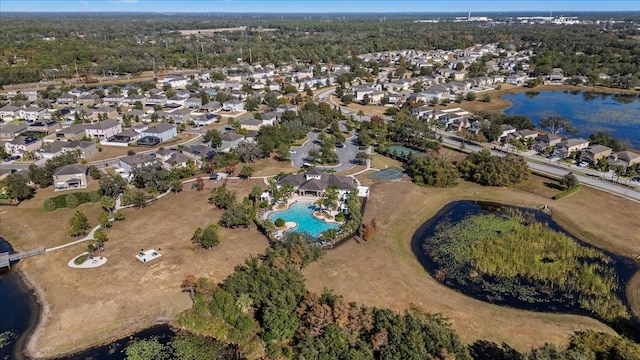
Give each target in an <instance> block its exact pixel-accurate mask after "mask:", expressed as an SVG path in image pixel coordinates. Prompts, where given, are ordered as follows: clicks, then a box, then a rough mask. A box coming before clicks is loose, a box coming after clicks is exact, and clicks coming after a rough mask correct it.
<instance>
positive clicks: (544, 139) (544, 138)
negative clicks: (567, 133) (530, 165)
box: [533, 134, 562, 152]
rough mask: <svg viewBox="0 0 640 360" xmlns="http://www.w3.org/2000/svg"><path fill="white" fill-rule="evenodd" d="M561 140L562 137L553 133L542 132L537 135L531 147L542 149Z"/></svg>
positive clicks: (553, 145) (552, 145)
mask: <svg viewBox="0 0 640 360" xmlns="http://www.w3.org/2000/svg"><path fill="white" fill-rule="evenodd" d="M560 141H562V138H561V137H560V136H557V135H553V134H543V135H539V136H538V137H537V141H536V143H535V144H534V145H533V149H534V150H536V151H538V152H539V151H543V150H544V149H546V148H548V147H555V146H556V145H558V144H559V143H560Z"/></svg>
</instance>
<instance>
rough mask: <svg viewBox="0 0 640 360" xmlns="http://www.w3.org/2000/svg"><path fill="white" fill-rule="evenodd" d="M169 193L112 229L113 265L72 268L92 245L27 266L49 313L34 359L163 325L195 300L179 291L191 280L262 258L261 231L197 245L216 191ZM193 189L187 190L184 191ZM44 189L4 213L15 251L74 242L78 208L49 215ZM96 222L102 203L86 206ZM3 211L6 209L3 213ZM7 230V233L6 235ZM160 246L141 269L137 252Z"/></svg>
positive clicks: (236, 187) (243, 186)
mask: <svg viewBox="0 0 640 360" xmlns="http://www.w3.org/2000/svg"><path fill="white" fill-rule="evenodd" d="M219 185H220V183H216V182H209V181H205V186H206V188H205V190H204V191H202V192H196V191H195V190H185V191H183V192H182V193H179V194H170V195H168V196H166V197H164V198H162V199H160V200H158V201H157V202H156V204H155V205H151V206H149V207H147V208H145V209H142V210H133V209H128V210H124V211H125V214H126V217H127V219H126V220H125V221H123V222H121V223H116V224H115V225H114V227H113V228H112V229H110V230H108V232H107V233H108V236H109V241H108V242H107V244H106V247H107V249H106V251H105V252H104V253H100V254H98V255H104V256H107V257H108V262H107V263H106V264H105V265H104V266H102V267H99V268H96V269H84V270H80V269H72V268H69V267H68V266H67V262H68V261H69V260H70V259H71V258H73V257H74V256H76V255H78V254H80V253H81V252H82V251H83V250H84V248H85V247H86V245H87V243H82V244H78V245H74V246H72V247H69V248H66V249H62V250H58V251H54V252H50V253H46V254H44V255H41V256H37V257H33V258H29V259H27V260H25V261H23V262H22V263H21V264H20V265H19V268H21V269H22V270H24V271H26V272H27V273H28V274H29V275H30V276H31V277H32V278H33V279H35V280H36V281H37V283H39V284H40V285H41V286H42V288H43V289H44V292H45V294H46V299H45V300H46V301H47V302H48V303H49V304H50V308H51V314H50V317H49V319H48V320H47V321H46V324H45V327H44V332H43V334H42V336H41V337H40V338H39V340H38V341H37V343H36V344H35V346H34V347H33V348H32V349H31V350H32V351H34V353H32V354H31V355H40V356H45V355H46V356H56V355H58V354H61V353H64V352H69V351H73V350H76V349H79V348H84V347H88V346H91V345H94V344H96V343H100V342H104V341H108V340H110V339H113V338H117V337H120V336H122V335H123V334H125V333H129V332H134V331H138V330H141V329H143V328H145V327H148V326H149V325H151V324H153V323H155V322H158V321H170V320H171V319H173V318H174V317H175V315H176V314H178V313H179V312H180V311H182V310H185V309H188V308H190V306H191V301H190V300H189V297H188V296H187V294H185V293H181V292H180V283H181V281H182V279H183V278H184V277H185V275H188V274H193V275H196V276H202V277H209V278H212V279H213V280H214V281H222V280H223V279H224V278H226V277H227V276H228V275H229V274H231V273H232V272H233V269H234V267H235V266H236V265H237V264H240V263H242V262H243V261H244V259H246V258H248V257H249V256H251V255H255V254H260V253H263V252H264V250H265V248H266V246H267V241H266V240H265V238H264V237H263V236H262V235H260V234H259V233H258V232H257V231H256V230H242V229H239V230H226V229H221V236H222V239H223V241H222V243H221V244H220V245H218V246H217V247H215V248H214V249H212V250H208V251H206V250H199V249H196V248H194V246H193V245H192V244H191V241H190V239H191V236H192V234H193V231H194V230H195V229H196V228H197V227H204V226H207V225H208V224H211V223H216V222H217V221H218V219H219V217H220V215H221V214H222V211H220V210H215V209H214V207H213V206H212V205H210V204H208V203H207V197H208V195H209V192H210V189H211V187H212V186H219ZM256 185H258V186H260V185H262V186H264V184H262V182H261V181H259V180H246V181H230V182H229V183H228V185H227V186H228V187H229V188H230V189H231V190H233V191H236V192H237V193H238V195H239V197H240V196H241V195H246V194H247V193H248V192H249V191H250V189H251V188H252V187H253V186H256ZM187 188H188V187H186V186H185V189H187ZM49 192H50V191H49V190H48V189H46V190H41V191H39V193H38V194H37V195H36V198H35V199H32V200H30V201H26V202H24V203H23V204H21V205H20V206H18V207H15V208H9V209H7V210H5V212H4V213H3V214H2V232H3V235H5V236H6V237H7V238H8V240H10V241H11V242H12V244H13V245H14V247H15V248H16V250H22V249H29V248H35V247H39V246H45V247H51V246H54V245H59V244H62V243H66V242H69V241H71V240H73V239H71V238H70V237H69V236H68V235H67V233H66V231H67V220H68V219H69V218H70V217H71V214H72V213H73V211H75V210H66V209H64V210H56V211H55V212H53V213H45V212H44V211H43V210H42V202H43V201H44V199H46V198H48V197H49V196H50V194H49ZM80 209H82V210H83V211H85V212H86V213H87V215H88V217H89V219H91V220H92V222H93V223H95V222H96V221H95V219H96V216H97V214H98V213H99V211H100V210H99V209H98V206H97V205H82V206H80ZM3 210H4V209H3ZM7 230H8V231H7ZM150 248H154V249H156V250H158V251H159V252H160V253H161V254H162V257H160V258H158V259H157V260H154V261H152V262H151V263H146V264H143V263H141V262H139V261H138V260H137V259H136V258H135V257H134V255H135V254H137V253H138V252H139V251H140V249H150Z"/></svg>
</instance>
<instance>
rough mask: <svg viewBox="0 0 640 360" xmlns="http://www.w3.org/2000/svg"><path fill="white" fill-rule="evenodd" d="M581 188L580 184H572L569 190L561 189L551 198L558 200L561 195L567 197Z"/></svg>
mask: <svg viewBox="0 0 640 360" xmlns="http://www.w3.org/2000/svg"><path fill="white" fill-rule="evenodd" d="M581 188H582V185H577V186H574V187H572V188H571V189H569V190H565V191H563V192H561V193H559V194H556V195H555V196H554V197H553V198H552V199H553V200H560V199H562V198H563V197H567V196H569V195H571V194H575V193H577V192H578V191H580V189H581Z"/></svg>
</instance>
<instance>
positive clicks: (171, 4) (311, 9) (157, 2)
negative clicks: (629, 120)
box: [0, 0, 640, 14]
mask: <svg viewBox="0 0 640 360" xmlns="http://www.w3.org/2000/svg"><path fill="white" fill-rule="evenodd" d="M468 10H471V11H472V12H473V11H476V12H483V11H491V12H495V11H545V12H546V11H550V10H552V11H556V12H558V11H632V12H634V13H636V12H640V0H599V1H596V0H538V1H528V0H440V1H436V0H368V1H364V0H306V1H300V0H64V1H58V0H0V14H1V13H2V12H3V11H27V12H34V11H53V12H60V11H63V12H69V11H91V12H93V11H98V12H106V11H130V12H150V11H151V12H270V13H291V12H295V13H330V12H408V11H415V12H466V11H468Z"/></svg>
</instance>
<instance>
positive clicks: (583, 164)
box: [578, 161, 589, 167]
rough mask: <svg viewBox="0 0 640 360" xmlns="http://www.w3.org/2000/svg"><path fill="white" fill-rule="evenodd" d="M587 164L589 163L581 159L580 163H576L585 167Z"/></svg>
mask: <svg viewBox="0 0 640 360" xmlns="http://www.w3.org/2000/svg"><path fill="white" fill-rule="evenodd" d="M587 165H589V163H588V162H586V161H582V162H581V163H580V164H578V166H579V167H585V166H587Z"/></svg>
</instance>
